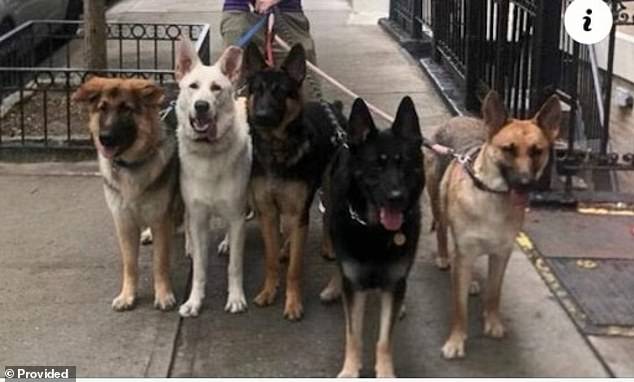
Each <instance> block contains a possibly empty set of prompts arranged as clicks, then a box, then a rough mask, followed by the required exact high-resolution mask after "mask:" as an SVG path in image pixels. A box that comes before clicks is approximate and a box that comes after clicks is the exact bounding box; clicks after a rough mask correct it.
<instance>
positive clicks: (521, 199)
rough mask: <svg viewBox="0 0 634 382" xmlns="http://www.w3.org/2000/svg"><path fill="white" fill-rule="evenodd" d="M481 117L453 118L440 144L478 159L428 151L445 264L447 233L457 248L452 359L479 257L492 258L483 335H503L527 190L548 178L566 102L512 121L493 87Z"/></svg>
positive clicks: (461, 347)
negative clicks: (503, 304)
mask: <svg viewBox="0 0 634 382" xmlns="http://www.w3.org/2000/svg"><path fill="white" fill-rule="evenodd" d="M482 115H483V120H480V119H474V118H464V117H461V118H454V119H452V120H450V121H449V122H448V123H447V124H446V125H444V126H443V127H441V128H440V130H439V131H438V132H437V133H436V135H435V137H434V140H435V141H436V143H439V144H441V145H445V146H448V147H452V148H453V149H455V150H456V151H457V152H459V153H462V154H468V155H469V156H470V157H471V158H473V159H472V161H470V162H469V163H466V164H461V163H459V162H458V161H457V160H451V159H448V158H443V157H437V156H435V155H433V154H432V155H426V158H428V159H427V160H426V167H427V171H426V176H427V185H428V188H427V190H428V192H429V196H430V199H431V206H432V210H433V214H434V218H435V220H436V222H437V227H436V234H437V240H438V257H437V259H436V263H437V265H438V267H439V268H447V267H448V266H449V252H448V249H447V230H450V231H451V233H452V236H453V240H454V245H455V253H454V254H453V257H452V258H451V281H452V293H451V299H452V307H453V317H452V323H451V334H450V335H449V338H448V339H447V342H446V343H445V345H444V346H443V348H442V354H443V356H444V357H445V358H448V359H452V358H457V357H464V355H465V340H466V339H467V298H468V294H469V289H470V287H471V280H472V276H471V273H472V267H473V263H474V261H475V260H476V258H477V257H478V256H480V255H489V275H488V280H487V284H486V296H485V300H484V333H485V334H486V335H488V336H490V337H494V338H501V337H503V336H504V332H505V329H504V325H503V323H502V320H501V318H500V313H499V304H500V294H501V288H502V279H503V277H504V272H505V270H506V265H507V263H508V260H509V257H510V255H511V252H512V250H513V243H514V240H515V237H516V236H517V234H518V233H519V230H520V228H521V227H522V224H523V222H524V210H525V208H526V206H527V202H528V196H527V195H528V191H530V190H531V188H532V187H533V186H534V185H536V182H537V181H538V180H539V178H540V177H541V175H542V173H543V171H544V168H545V167H546V164H547V163H548V159H549V155H550V151H551V150H550V148H551V146H552V144H553V142H554V140H555V139H556V137H557V134H558V132H559V123H560V119H561V106H560V103H559V99H558V98H557V97H556V96H552V97H551V98H550V99H548V100H547V101H546V103H545V104H544V105H543V106H542V108H541V110H540V111H539V112H538V113H537V114H536V115H535V117H534V118H532V119H528V120H517V119H512V118H509V116H508V113H507V111H506V108H505V107H504V104H503V103H502V100H501V99H500V96H499V95H498V94H497V93H495V92H491V93H489V94H488V95H487V97H486V98H485V100H484V103H483V107H482ZM430 154H431V153H430Z"/></svg>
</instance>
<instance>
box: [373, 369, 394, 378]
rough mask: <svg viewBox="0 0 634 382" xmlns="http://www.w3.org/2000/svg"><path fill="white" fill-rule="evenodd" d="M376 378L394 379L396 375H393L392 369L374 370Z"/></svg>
mask: <svg viewBox="0 0 634 382" xmlns="http://www.w3.org/2000/svg"><path fill="white" fill-rule="evenodd" d="M376 377H377V378H396V374H394V369H392V368H390V369H385V370H379V369H377V370H376Z"/></svg>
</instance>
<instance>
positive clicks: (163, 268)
mask: <svg viewBox="0 0 634 382" xmlns="http://www.w3.org/2000/svg"><path fill="white" fill-rule="evenodd" d="M73 100H74V101H76V102H85V103H87V104H88V107H89V113H90V119H89V128H90V132H91V135H92V139H93V141H94V144H95V146H96V147H97V152H98V157H99V168H100V171H101V175H102V177H103V181H104V192H105V195H106V202H107V203H108V207H109V208H110V212H111V213H112V217H113V218H114V223H115V228H116V233H117V238H118V241H119V247H120V249H121V257H122V262H123V285H122V287H121V292H120V294H119V295H118V296H117V297H116V298H115V299H114V300H113V301H112V308H113V309H114V310H116V311H124V310H129V309H132V308H133V307H134V304H135V298H136V287H137V282H138V265H137V263H138V255H139V235H140V233H141V229H142V228H145V227H150V229H151V231H152V236H153V239H154V266H153V270H154V293H155V298H154V306H155V307H156V308H158V309H161V310H169V309H172V308H173V307H174V306H175V304H176V300H175V298H174V293H173V292H172V285H171V282H170V275H169V266H170V251H171V250H172V248H173V245H172V240H173V236H174V235H173V233H174V228H175V226H176V223H177V222H179V217H180V216H182V202H181V199H180V193H179V190H178V155H177V150H176V137H175V135H174V133H168V132H167V130H166V128H165V127H164V126H163V125H162V124H161V122H160V118H159V108H160V105H161V102H162V100H163V90H162V89H161V88H159V87H158V86H156V85H154V84H153V83H152V82H150V81H146V80H138V79H110V78H100V77H93V78H92V79H91V80H89V81H88V82H86V83H85V84H83V85H82V86H81V87H80V88H79V89H78V90H77V91H76V92H75V94H74V95H73Z"/></svg>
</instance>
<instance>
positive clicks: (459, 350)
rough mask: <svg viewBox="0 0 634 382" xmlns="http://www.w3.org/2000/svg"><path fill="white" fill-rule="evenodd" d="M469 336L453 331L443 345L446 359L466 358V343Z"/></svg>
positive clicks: (443, 353)
mask: <svg viewBox="0 0 634 382" xmlns="http://www.w3.org/2000/svg"><path fill="white" fill-rule="evenodd" d="M466 339H467V336H466V335H465V334H462V333H451V335H450V336H449V339H448V340H447V342H445V345H444V346H443V347H442V355H443V357H445V358H446V359H455V358H464V356H465V352H464V345H465V340H466Z"/></svg>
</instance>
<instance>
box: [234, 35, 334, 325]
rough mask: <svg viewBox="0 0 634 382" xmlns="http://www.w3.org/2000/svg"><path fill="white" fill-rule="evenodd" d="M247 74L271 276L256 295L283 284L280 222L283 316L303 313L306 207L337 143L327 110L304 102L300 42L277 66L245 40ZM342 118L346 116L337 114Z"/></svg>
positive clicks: (255, 180)
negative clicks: (285, 253) (285, 258)
mask: <svg viewBox="0 0 634 382" xmlns="http://www.w3.org/2000/svg"><path fill="white" fill-rule="evenodd" d="M243 76H244V77H245V79H246V84H247V92H246V93H247V116H248V121H249V129H250V134H251V137H252V140H253V168H252V172H251V184H250V192H251V203H252V204H253V207H254V209H255V211H256V213H257V215H258V218H259V221H260V227H261V230H262V237H263V239H264V246H265V253H266V270H265V271H266V275H265V280H264V285H263V287H262V290H261V292H260V293H259V294H258V296H257V297H256V298H255V300H254V302H255V304H256V305H259V306H266V305H270V304H272V303H273V302H274V300H275V297H276V294H277V287H278V283H279V280H278V279H279V256H280V235H279V234H280V222H281V223H282V224H283V225H284V229H283V231H284V232H285V234H286V235H287V236H288V241H289V255H290V261H289V265H288V273H287V277H286V303H285V307H284V317H286V318H287V319H289V320H298V319H300V318H301V317H302V315H303V306H302V297H301V272H302V257H303V251H304V244H305V241H306V236H307V233H308V221H309V209H310V206H311V204H312V201H313V198H314V196H315V192H316V191H317V189H318V188H319V186H320V184H321V181H322V175H323V174H324V172H325V169H326V166H327V165H328V163H329V161H330V159H331V157H332V154H333V153H334V151H335V148H336V146H337V145H336V143H335V142H334V140H333V139H332V138H333V137H334V133H335V131H334V130H335V128H334V126H333V124H332V123H329V119H328V115H327V114H326V111H325V109H324V108H323V107H322V105H320V104H319V103H316V102H306V103H305V102H304V101H303V97H302V83H303V81H304V77H305V76H306V54H305V52H304V48H303V47H302V46H301V45H295V46H294V47H293V48H292V49H291V51H290V52H289V54H288V56H287V58H286V59H285V60H284V62H283V63H282V65H281V67H280V68H270V67H268V66H267V65H266V63H265V61H264V58H263V57H262V54H261V53H260V51H259V50H258V48H257V47H256V46H255V45H253V44H251V45H249V46H248V47H247V50H246V53H245V58H244V63H243ZM338 117H339V118H340V119H341V121H340V123H344V124H345V118H342V117H341V116H338Z"/></svg>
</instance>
